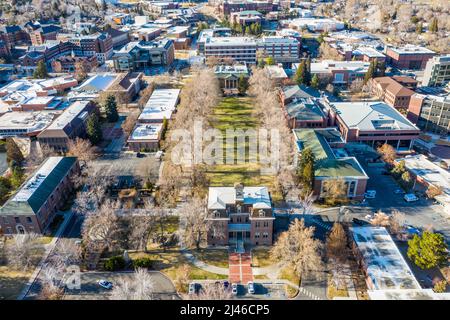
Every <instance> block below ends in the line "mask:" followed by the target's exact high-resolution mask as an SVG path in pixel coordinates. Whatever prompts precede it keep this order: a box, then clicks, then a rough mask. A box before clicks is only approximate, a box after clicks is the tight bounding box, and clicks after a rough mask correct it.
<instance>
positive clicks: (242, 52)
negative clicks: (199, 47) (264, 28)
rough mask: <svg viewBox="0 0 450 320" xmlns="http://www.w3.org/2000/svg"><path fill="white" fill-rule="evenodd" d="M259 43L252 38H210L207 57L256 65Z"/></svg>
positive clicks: (206, 48) (205, 52) (207, 41)
mask: <svg viewBox="0 0 450 320" xmlns="http://www.w3.org/2000/svg"><path fill="white" fill-rule="evenodd" d="M256 51H257V43H256V40H255V39H254V38H250V37H208V38H207V39H206V40H205V43H204V54H205V57H206V58H208V57H217V58H219V59H225V58H232V59H233V60H234V61H236V62H241V63H249V64H256Z"/></svg>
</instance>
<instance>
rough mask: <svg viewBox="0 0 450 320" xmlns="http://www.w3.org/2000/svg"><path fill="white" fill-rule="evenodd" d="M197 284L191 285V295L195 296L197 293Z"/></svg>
mask: <svg viewBox="0 0 450 320" xmlns="http://www.w3.org/2000/svg"><path fill="white" fill-rule="evenodd" d="M196 289H197V288H196V284H195V283H194V282H191V283H189V294H194V293H196V292H197V290H196Z"/></svg>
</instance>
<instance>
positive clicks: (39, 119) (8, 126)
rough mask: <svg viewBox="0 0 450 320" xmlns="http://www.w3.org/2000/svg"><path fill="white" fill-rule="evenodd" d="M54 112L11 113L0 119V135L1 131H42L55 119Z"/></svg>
mask: <svg viewBox="0 0 450 320" xmlns="http://www.w3.org/2000/svg"><path fill="white" fill-rule="evenodd" d="M56 115H57V113H56V112H55V111H47V110H44V111H13V112H7V113H5V114H4V115H2V116H1V117H0V135H1V132H3V131H10V130H25V131H26V132H27V133H31V132H37V131H41V130H44V129H45V128H46V127H47V126H49V125H50V123H51V122H52V121H53V119H54V118H55V117H56Z"/></svg>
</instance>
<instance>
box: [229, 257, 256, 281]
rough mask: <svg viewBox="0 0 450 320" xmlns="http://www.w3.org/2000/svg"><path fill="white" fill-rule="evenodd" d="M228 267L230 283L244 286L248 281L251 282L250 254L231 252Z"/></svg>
mask: <svg viewBox="0 0 450 320" xmlns="http://www.w3.org/2000/svg"><path fill="white" fill-rule="evenodd" d="M228 265H229V280H230V282H231V283H242V284H246V283H247V282H249V281H253V272H252V257H251V254H250V253H235V252H231V253H230V255H229V261H228Z"/></svg>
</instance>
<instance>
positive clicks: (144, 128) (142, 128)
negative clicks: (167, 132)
mask: <svg viewBox="0 0 450 320" xmlns="http://www.w3.org/2000/svg"><path fill="white" fill-rule="evenodd" d="M161 129H162V123H152V124H147V123H141V124H137V125H136V126H135V127H134V130H133V132H132V133H131V135H130V137H129V138H128V141H130V140H131V141H141V140H159V133H160V132H161Z"/></svg>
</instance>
